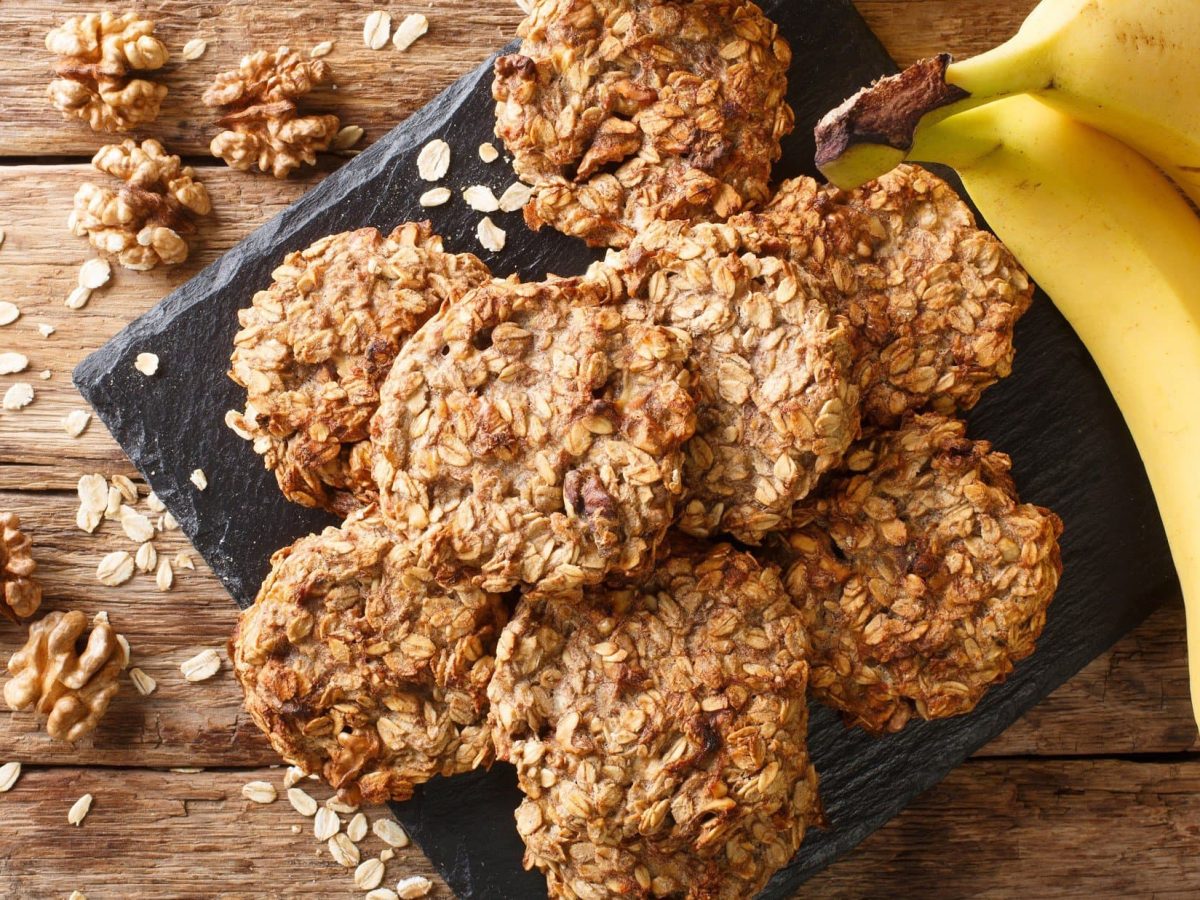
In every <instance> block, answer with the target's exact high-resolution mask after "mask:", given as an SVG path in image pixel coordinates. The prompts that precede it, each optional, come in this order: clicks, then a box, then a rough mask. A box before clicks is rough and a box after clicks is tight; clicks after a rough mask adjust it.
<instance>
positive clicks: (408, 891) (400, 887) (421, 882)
mask: <svg viewBox="0 0 1200 900" xmlns="http://www.w3.org/2000/svg"><path fill="white" fill-rule="evenodd" d="M431 890H433V882H432V881H430V880H429V879H428V878H426V877H425V876H424V875H410V876H408V877H407V878H401V879H400V880H399V881H398V882H396V896H397V897H400V898H402V900H409V898H412V897H424V896H425V895H426V894H428V893H429V892H430V891H431Z"/></svg>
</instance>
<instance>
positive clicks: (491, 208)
mask: <svg viewBox="0 0 1200 900" xmlns="http://www.w3.org/2000/svg"><path fill="white" fill-rule="evenodd" d="M463 200H465V201H466V202H467V206H469V207H471V209H473V210H475V212H481V213H490V212H496V210H498V209H499V208H500V201H499V200H497V199H496V195H495V194H493V193H492V189H491V188H490V187H487V186H486V185H482V184H473V185H471V186H470V187H469V188H467V189H466V190H465V191H463Z"/></svg>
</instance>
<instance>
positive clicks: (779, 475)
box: [618, 222, 859, 543]
mask: <svg viewBox="0 0 1200 900" xmlns="http://www.w3.org/2000/svg"><path fill="white" fill-rule="evenodd" d="M744 250H745V248H744V245H743V243H742V240H741V236H740V235H739V233H738V232H737V230H736V229H734V228H732V227H730V226H729V225H713V224H701V225H695V226H688V225H686V224H685V223H681V222H656V223H654V224H652V225H651V226H650V227H649V228H647V229H646V230H645V231H644V232H643V233H642V234H640V235H639V236H638V237H637V238H636V239H635V241H634V243H633V244H632V245H631V246H630V248H629V249H628V250H627V251H626V252H625V253H624V254H623V257H624V266H623V269H622V270H621V274H622V276H623V278H624V281H625V284H626V286H627V288H628V291H629V294H630V299H629V300H628V302H627V306H628V307H629V309H630V310H631V312H630V313H629V315H631V316H632V315H640V316H643V317H646V318H648V319H650V320H652V321H656V322H660V323H662V324H664V325H667V326H670V327H671V328H674V329H677V330H679V331H682V332H684V333H686V334H688V335H689V336H690V337H691V341H692V353H691V355H690V356H689V357H688V369H689V371H690V373H691V376H692V381H693V392H694V394H695V396H696V419H697V424H696V435H695V437H693V438H692V439H691V440H690V441H689V442H688V444H687V446H686V447H685V454H686V458H685V464H684V502H683V505H682V512H681V516H680V520H679V525H680V527H681V528H682V529H683V530H684V531H686V532H688V533H689V534H693V535H697V536H710V535H712V534H715V533H717V532H728V533H731V534H733V535H734V536H735V537H737V538H738V539H740V540H743V541H746V542H749V543H758V542H759V540H760V539H761V538H762V536H763V535H764V534H766V533H767V532H769V531H771V530H773V529H776V528H778V527H780V523H781V522H782V521H783V520H784V519H785V517H786V515H787V512H788V510H789V509H790V508H791V507H792V504H793V503H795V502H796V501H797V500H799V499H801V498H803V497H804V496H805V495H807V494H808V492H809V491H810V490H811V489H812V487H813V485H814V484H815V483H816V481H817V478H818V477H819V476H820V475H821V473H823V472H825V471H827V470H828V469H830V468H832V467H833V466H835V465H837V463H839V462H840V461H841V459H842V454H843V453H844V452H845V450H846V448H847V447H848V446H849V445H850V442H851V441H852V440H853V439H854V438H855V436H856V435H857V434H858V418H859V402H858V389H857V388H856V387H855V386H854V384H853V383H852V382H851V365H852V356H851V346H850V330H849V327H848V326H847V324H846V322H845V320H844V319H842V318H840V317H838V316H835V315H834V314H832V313H831V311H830V309H829V307H828V306H827V305H826V303H825V300H824V297H823V295H822V286H821V284H820V283H819V282H818V281H817V280H816V279H814V278H813V277H812V276H811V275H809V274H808V273H807V272H806V271H805V270H804V269H803V268H801V267H798V266H795V265H793V264H792V263H790V262H788V261H786V260H785V259H782V258H780V257H777V256H756V255H754V254H751V253H748V252H744ZM618 265H619V266H620V263H618ZM635 310H636V311H637V312H636V313H635V312H634V311H635Z"/></svg>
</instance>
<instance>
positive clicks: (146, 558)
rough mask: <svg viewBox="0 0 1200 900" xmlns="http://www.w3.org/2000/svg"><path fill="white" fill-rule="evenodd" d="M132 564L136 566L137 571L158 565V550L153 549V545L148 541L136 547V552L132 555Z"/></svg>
mask: <svg viewBox="0 0 1200 900" xmlns="http://www.w3.org/2000/svg"><path fill="white" fill-rule="evenodd" d="M133 564H134V565H135V566H137V570H138V571H139V572H149V571H151V570H152V569H154V567H155V566H157V565H158V551H157V550H155V549H154V545H153V544H151V543H150V542H149V541H147V542H146V543H144V544H142V546H140V547H138V548H137V553H135V554H134V555H133Z"/></svg>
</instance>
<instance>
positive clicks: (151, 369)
mask: <svg viewBox="0 0 1200 900" xmlns="http://www.w3.org/2000/svg"><path fill="white" fill-rule="evenodd" d="M133 367H134V368H135V369H137V370H138V371H139V372H141V373H142V374H143V375H146V376H150V375H153V374H154V373H155V372H157V371H158V354H157V353H139V354H138V355H137V359H135V360H134V361H133Z"/></svg>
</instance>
